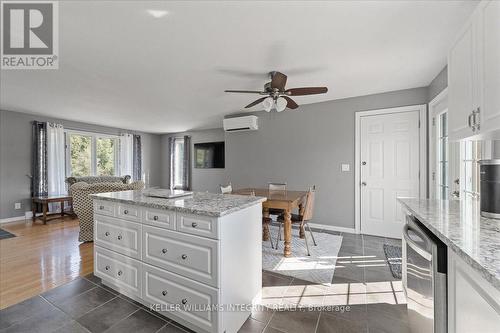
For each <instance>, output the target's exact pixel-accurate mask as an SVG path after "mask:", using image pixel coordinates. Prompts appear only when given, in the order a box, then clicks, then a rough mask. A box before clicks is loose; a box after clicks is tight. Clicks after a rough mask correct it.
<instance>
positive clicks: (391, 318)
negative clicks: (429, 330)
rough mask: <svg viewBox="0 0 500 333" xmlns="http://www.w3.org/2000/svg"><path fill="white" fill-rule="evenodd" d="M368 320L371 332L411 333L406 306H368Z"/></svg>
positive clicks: (379, 304) (383, 304)
mask: <svg viewBox="0 0 500 333" xmlns="http://www.w3.org/2000/svg"><path fill="white" fill-rule="evenodd" d="M367 320H368V329H369V331H370V332H373V331H379V332H387V333H393V332H394V333H396V332H398V333H406V332H409V327H408V312H407V308H406V305H401V304H385V303H378V304H368V305H367Z"/></svg>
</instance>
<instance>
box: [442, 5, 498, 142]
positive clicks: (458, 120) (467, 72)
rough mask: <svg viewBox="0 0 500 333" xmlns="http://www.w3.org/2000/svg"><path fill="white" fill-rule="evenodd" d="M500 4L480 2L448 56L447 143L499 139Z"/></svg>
mask: <svg viewBox="0 0 500 333" xmlns="http://www.w3.org/2000/svg"><path fill="white" fill-rule="evenodd" d="M499 59H500V1H495V0H488V1H482V2H481V3H480V4H479V5H478V7H477V8H476V10H475V11H474V13H473V14H472V16H471V18H470V19H469V20H468V21H467V22H466V24H465V25H464V27H463V29H462V30H461V31H460V33H459V34H458V36H457V38H456V40H455V42H454V43H453V45H452V47H451V49H450V52H449V55H448V90H449V133H450V139H452V140H461V139H500V60H499Z"/></svg>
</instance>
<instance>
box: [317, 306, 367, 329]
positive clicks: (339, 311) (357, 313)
mask: <svg viewBox="0 0 500 333" xmlns="http://www.w3.org/2000/svg"><path fill="white" fill-rule="evenodd" d="M321 313H322V314H323V313H325V314H327V315H329V316H335V317H338V318H341V319H345V320H350V321H356V322H359V323H363V324H366V322H367V310H366V304H351V305H347V306H343V307H336V306H330V307H325V308H324V309H323V311H321Z"/></svg>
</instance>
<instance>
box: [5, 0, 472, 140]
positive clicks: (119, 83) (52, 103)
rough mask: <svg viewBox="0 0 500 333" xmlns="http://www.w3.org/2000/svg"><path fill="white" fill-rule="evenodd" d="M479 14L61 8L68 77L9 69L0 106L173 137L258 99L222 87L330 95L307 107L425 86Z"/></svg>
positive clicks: (139, 4)
mask: <svg viewBox="0 0 500 333" xmlns="http://www.w3.org/2000/svg"><path fill="white" fill-rule="evenodd" d="M475 5H476V2H473V1H444V0H440V1H437V0H436V1H392V0H391V1H331V2H312V1H291V2H290V1H289V2H284V1H283V2H278V1H272V2H271V1H258V2H255V1H217V2H212V1H200V2H196V1H192V2H191V1H190V2H185V1H175V2H172V1H163V2H161V1H155V2H149V1H103V2H101V1H61V2H60V7H59V12H60V14H59V15H60V27H59V33H60V41H59V49H60V56H59V59H60V64H59V69H58V70H39V71H36V70H15V71H14V70H9V71H5V70H4V71H2V72H1V81H0V83H1V90H0V93H1V95H0V97H1V102H0V103H1V104H0V108H1V109H4V110H12V111H24V112H30V113H35V114H40V115H46V116H53V117H58V118H63V119H69V120H77V121H83V122H90V123H96V124H101V125H108V126H114V127H120V128H126V129H135V130H141V131H146V132H155V133H166V132H177V131H184V130H190V129H202V128H214V127H221V123H222V118H223V116H224V115H225V114H229V113H234V112H236V111H241V110H242V107H243V106H244V105H246V104H248V103H249V102H251V101H253V100H254V99H256V98H258V97H259V96H253V95H234V94H225V93H224V92H223V91H224V89H252V90H254V89H262V87H263V84H264V83H265V82H266V81H267V76H266V73H267V72H269V71H271V70H278V71H281V72H283V73H285V74H287V75H288V84H287V87H289V88H292V87H300V86H308V85H325V86H327V87H328V88H329V92H328V94H325V95H318V96H306V97H297V98H296V101H297V102H298V103H299V104H308V103H315V102H320V101H325V100H332V99H338V98H345V97H352V96H360V95H366V94H372V93H378V92H384V91H392V90H399V89H405V88H413V87H421V86H426V85H428V84H429V83H430V81H431V80H432V78H433V77H434V76H435V75H437V73H438V72H439V71H440V70H441V69H442V68H443V67H444V66H445V64H446V52H447V49H448V47H449V45H450V43H451V40H452V39H453V37H454V35H455V34H456V32H457V30H458V29H459V28H460V26H461V25H462V24H463V22H464V20H465V19H466V18H467V17H468V16H469V15H470V13H471V12H472V10H473V7H474V6H475ZM148 10H165V11H168V14H167V15H164V16H163V17H161V18H154V17H153V16H152V15H150V14H149V13H148ZM254 97H255V98H254ZM257 109H259V107H255V108H254V110H257ZM299 110H300V109H299Z"/></svg>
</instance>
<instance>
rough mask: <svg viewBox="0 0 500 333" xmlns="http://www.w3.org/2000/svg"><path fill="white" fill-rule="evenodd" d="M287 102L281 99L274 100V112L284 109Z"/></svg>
mask: <svg viewBox="0 0 500 333" xmlns="http://www.w3.org/2000/svg"><path fill="white" fill-rule="evenodd" d="M286 105H287V101H286V99H284V98H283V97H278V99H276V111H278V112H281V111H284V110H285V109H286Z"/></svg>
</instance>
